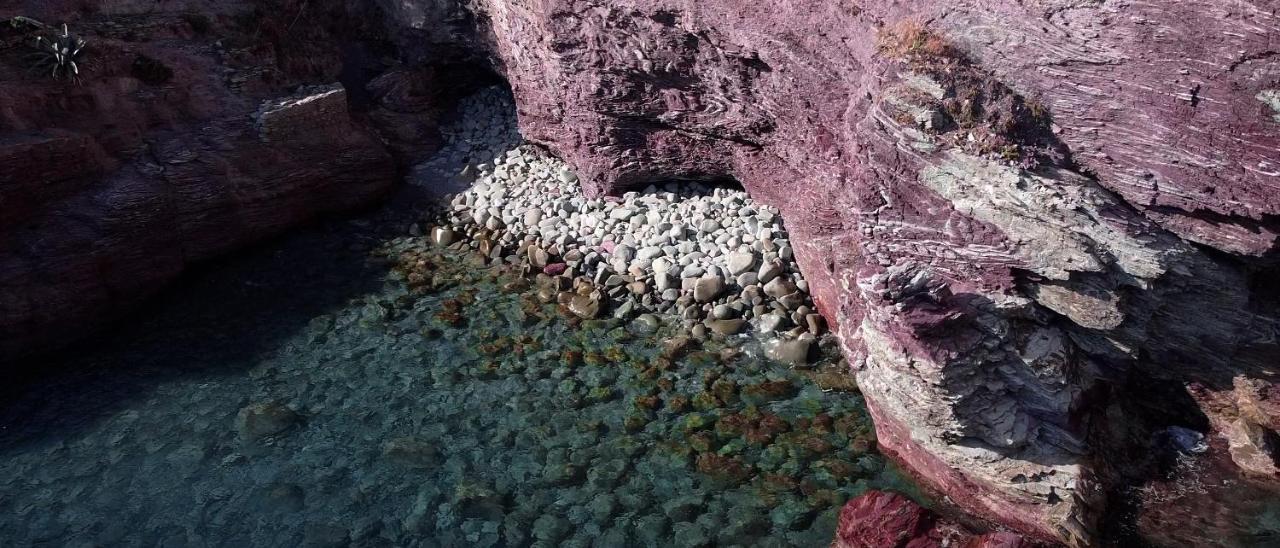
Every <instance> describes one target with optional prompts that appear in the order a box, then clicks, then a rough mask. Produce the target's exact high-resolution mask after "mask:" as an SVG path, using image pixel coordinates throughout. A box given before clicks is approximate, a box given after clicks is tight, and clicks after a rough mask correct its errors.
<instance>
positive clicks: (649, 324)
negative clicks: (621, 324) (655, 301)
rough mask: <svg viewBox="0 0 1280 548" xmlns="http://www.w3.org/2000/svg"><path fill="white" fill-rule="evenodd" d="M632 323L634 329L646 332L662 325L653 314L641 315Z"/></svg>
mask: <svg viewBox="0 0 1280 548" xmlns="http://www.w3.org/2000/svg"><path fill="white" fill-rule="evenodd" d="M634 323H635V325H636V327H639V328H641V329H644V330H646V331H653V330H655V329H657V328H658V327H659V326H661V325H662V322H660V321H659V320H658V317H657V316H654V315H653V314H641V315H640V316H638V317H637V318H636V320H635V322H634Z"/></svg>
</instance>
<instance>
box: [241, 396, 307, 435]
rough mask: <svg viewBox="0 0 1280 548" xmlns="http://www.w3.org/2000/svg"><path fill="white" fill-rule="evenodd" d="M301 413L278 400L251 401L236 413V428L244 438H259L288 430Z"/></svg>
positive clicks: (299, 418)
mask: <svg viewBox="0 0 1280 548" xmlns="http://www.w3.org/2000/svg"><path fill="white" fill-rule="evenodd" d="M301 421H302V415H299V414H298V413H297V412H296V411H294V410H293V409H291V408H289V407H288V406H286V405H285V404H284V403H281V402H278V401H270V402H263V403H252V404H249V405H247V406H245V407H243V408H241V409H240V412H239V413H236V428H237V429H238V430H239V431H240V437H241V438H242V439H245V440H259V439H262V438H266V437H269V436H274V435H277V434H280V433H282V432H284V431H285V430H288V429H289V428H291V427H293V426H294V425H296V424H298V423H299V422H301Z"/></svg>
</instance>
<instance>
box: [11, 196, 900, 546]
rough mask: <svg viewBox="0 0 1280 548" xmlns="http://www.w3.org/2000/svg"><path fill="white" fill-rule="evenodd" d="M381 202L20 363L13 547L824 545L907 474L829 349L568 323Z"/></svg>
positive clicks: (14, 387) (668, 328)
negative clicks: (435, 242)
mask: <svg viewBox="0 0 1280 548" xmlns="http://www.w3.org/2000/svg"><path fill="white" fill-rule="evenodd" d="M385 217H387V215H383V216H381V217H379V218H373V219H369V220H364V221H356V222H352V223H337V224H331V225H327V226H324V227H320V228H316V229H312V230H308V231H304V232H303V233H302V234H298V235H295V236H292V237H290V238H287V239H285V240H284V241H280V242H276V243H273V244H271V245H269V246H266V247H264V248H262V249H259V250H257V251H255V252H252V253H250V254H249V256H247V257H241V258H237V259H235V260H232V261H228V262H226V263H224V264H220V265H215V266H213V267H211V268H208V269H206V271H205V272H202V273H199V274H197V275H195V276H192V277H191V278H189V279H188V280H187V281H185V282H184V283H182V284H180V286H179V287H178V288H176V289H175V290H173V291H171V292H169V293H168V294H167V295H166V296H164V297H163V298H162V299H160V302H159V303H158V304H156V305H154V306H153V307H151V308H150V309H149V310H146V311H144V312H143V313H141V314H139V315H138V317H140V318H142V319H141V320H136V321H134V322H131V323H129V324H127V325H123V326H121V327H120V328H118V329H117V330H115V331H114V332H112V333H109V334H108V335H107V336H104V337H102V338H100V339H98V340H97V341H96V342H91V343H89V344H86V345H82V346H81V347H80V348H79V349H78V350H76V351H75V352H73V355H72V356H71V357H69V358H67V359H66V360H65V361H64V362H62V363H53V362H49V363H37V364H30V367H28V370H29V371H31V372H32V373H33V375H32V379H34V380H31V379H28V380H24V381H21V382H17V381H15V382H12V383H9V390H8V391H7V392H8V393H6V394H5V399H4V404H3V408H2V411H0V442H2V445H0V461H2V462H3V466H0V489H3V492H4V497H2V498H0V538H4V539H6V544H9V545H23V546H25V545H40V544H47V545H58V546H101V545H146V546H152V545H166V546H203V545H212V546H245V545H258V546H266V545H272V546H293V545H307V546H315V545H330V546H343V545H360V546H364V545H387V546H391V545H396V546H458V545H469V546H470V545H477V546H500V545H506V546H519V545H531V544H533V545H566V546H589V545H591V546H624V545H637V546H639V545H644V546H653V545H676V546H702V545H734V544H739V545H747V544H750V545H765V546H768V545H778V546H781V545H800V546H821V545H825V544H826V543H828V542H829V541H830V538H831V535H832V532H833V531H834V527H835V517H836V513H837V511H838V509H839V508H840V506H841V504H842V503H843V502H844V501H845V500H846V499H847V498H849V497H850V496H853V495H856V494H858V493H860V492H862V491H864V490H866V489H868V488H890V489H899V490H902V489H909V488H908V486H906V485H905V484H903V483H902V482H901V480H900V478H899V476H898V475H897V474H895V473H893V472H892V471H891V470H890V469H888V468H887V467H886V465H885V462H884V459H883V458H882V457H881V456H879V455H878V454H876V453H875V450H874V445H875V444H874V434H873V432H872V426H871V423H870V421H869V419H868V417H867V415H866V413H865V411H864V409H863V407H862V401H861V399H860V398H859V396H858V394H857V392H856V388H855V387H854V386H853V385H852V382H851V380H850V379H851V377H850V376H848V375H847V374H846V373H844V372H843V371H842V369H843V367H844V366H843V364H842V363H841V362H839V361H838V358H837V357H836V356H835V354H834V351H833V349H831V348H829V346H830V345H827V346H828V347H826V348H824V350H823V351H824V356H823V359H822V360H821V361H820V362H819V363H816V364H815V365H814V367H813V368H812V369H806V370H797V369H790V368H788V367H786V366H784V365H781V364H777V363H773V362H770V361H768V360H767V359H765V358H763V357H762V352H760V351H759V345H758V343H757V342H756V341H755V340H754V339H751V338H742V337H735V338H731V339H730V340H728V341H723V342H716V341H708V342H705V343H701V342H698V341H696V340H689V339H687V338H684V337H683V336H681V335H680V330H679V329H678V327H677V326H675V325H667V324H663V325H659V326H658V327H657V328H656V329H650V328H649V327H648V326H645V325H642V324H639V323H634V322H627V323H624V322H621V321H619V320H612V319H610V320H587V321H581V320H577V319H576V318H573V317H572V316H570V315H566V314H565V313H564V312H563V311H562V310H558V309H557V306H556V305H554V304H547V303H542V302H540V301H539V300H538V299H537V298H536V296H535V295H536V292H535V291H533V288H531V287H529V285H528V283H527V282H521V281H518V279H517V278H515V277H513V276H511V275H509V274H505V273H504V271H503V270H501V269H496V268H491V267H486V266H484V265H483V264H482V263H480V262H478V261H476V260H474V259H475V258H474V257H472V256H470V255H466V254H447V253H445V252H437V251H435V250H431V249H429V248H428V247H427V245H426V243H425V242H424V241H423V239H422V238H411V237H405V238H391V237H389V236H387V234H388V233H389V232H391V233H394V232H396V230H395V229H388V227H390V226H392V225H395V223H394V222H391V221H387V220H385ZM395 226H403V225H395ZM400 231H401V232H402V231H403V229H400ZM415 271H418V272H419V274H418V275H414V272H415ZM424 272H425V276H426V279H427V280H429V283H426V284H425V288H424V284H421V283H420V280H421V279H422V278H423V276H422V273H424ZM406 274H408V275H409V277H410V278H412V279H414V280H415V283H414V285H415V287H417V289H415V290H411V289H410V287H409V285H410V284H408V283H407V282H406Z"/></svg>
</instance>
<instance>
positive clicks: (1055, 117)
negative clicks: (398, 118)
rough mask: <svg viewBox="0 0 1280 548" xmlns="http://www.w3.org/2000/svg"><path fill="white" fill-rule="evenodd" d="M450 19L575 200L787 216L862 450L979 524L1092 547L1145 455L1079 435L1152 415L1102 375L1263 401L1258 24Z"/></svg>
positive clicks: (1021, 13) (685, 11)
mask: <svg viewBox="0 0 1280 548" xmlns="http://www.w3.org/2000/svg"><path fill="white" fill-rule="evenodd" d="M418 5H419V6H421V7H422V9H423V10H425V14H426V16H427V17H428V18H430V17H432V14H431V13H430V12H431V10H432V8H431V7H430V6H428V5H427V4H418ZM472 5H474V6H475V9H476V10H477V12H478V13H479V16H478V19H479V20H481V21H483V22H484V23H483V26H484V27H485V32H484V33H483V35H484V36H485V37H486V38H485V40H483V41H482V42H483V43H482V45H483V47H485V48H487V49H489V50H490V51H492V52H493V53H494V55H495V56H496V57H497V58H498V59H499V60H500V63H499V65H500V68H501V70H502V71H503V73H504V74H505V75H506V77H507V78H508V79H509V80H510V82H511V85H512V88H513V89H514V92H515V95H516V100H517V104H518V108H519V112H520V125H521V130H522V132H523V133H524V135H525V136H526V137H528V138H530V139H532V140H534V141H536V142H538V143H540V144H543V145H545V146H546V147H548V148H549V149H550V150H552V151H553V152H555V153H556V154H557V155H559V156H561V157H562V158H565V159H566V160H567V161H568V162H569V163H571V164H572V165H573V167H574V169H575V172H576V173H578V175H579V176H580V178H581V181H582V184H583V187H584V189H585V190H586V192H587V193H588V194H591V195H620V194H622V193H624V192H626V191H628V190H634V189H638V188H642V187H643V186H644V185H647V184H649V183H650V182H653V181H661V180H666V179H669V178H673V177H676V178H679V177H689V178H697V179H706V178H719V177H731V178H735V179H737V180H738V181H739V182H741V183H742V185H743V186H744V187H745V188H746V189H747V190H748V191H749V192H750V193H751V195H752V196H753V197H754V198H755V199H757V200H760V201H763V202H765V203H767V204H771V205H774V206H777V207H778V208H780V210H781V211H782V212H783V215H784V217H785V219H786V222H787V226H788V229H789V231H790V234H791V238H792V241H793V243H794V249H795V253H796V257H797V259H798V261H799V263H800V265H801V267H802V270H803V272H804V274H805V277H806V279H807V280H808V282H809V286H810V288H811V290H812V293H813V295H814V298H815V302H816V303H817V305H818V308H819V310H820V311H821V312H822V314H823V315H824V316H825V317H826V319H827V320H828V323H829V325H830V326H831V328H832V330H833V331H835V332H837V333H838V334H839V335H840V337H841V339H842V341H843V343H844V345H845V351H846V354H847V357H848V361H849V362H850V363H851V364H856V365H857V368H858V370H857V375H858V385H859V388H860V390H861V391H862V393H863V395H864V396H865V397H866V400H867V403H868V405H869V406H870V407H871V409H872V411H873V412H874V414H875V417H876V419H877V422H876V428H877V433H878V434H879V436H878V437H879V442H880V445H881V448H882V449H883V450H884V451H885V452H886V453H888V454H890V455H892V456H894V457H895V458H896V459H898V460H899V461H900V462H901V463H902V464H904V465H905V468H906V469H908V470H910V471H912V472H913V474H914V475H915V476H916V477H917V478H919V479H920V480H921V481H922V482H923V483H925V484H926V485H928V486H930V487H933V488H936V489H938V490H939V491H941V492H943V493H945V494H946V495H947V496H948V497H949V499H950V500H952V501H954V502H955V503H956V504H957V505H958V506H960V507H961V508H963V509H965V510H967V511H969V512H971V513H973V514H975V515H977V516H980V517H982V518H986V519H989V520H993V521H998V522H1001V523H1005V524H1007V525H1009V526H1011V527H1013V528H1016V529H1017V530H1019V531H1020V532H1022V533H1025V534H1026V535H1028V536H1031V537H1034V538H1037V539H1043V540H1045V541H1057V542H1064V543H1068V544H1075V545H1088V544H1093V543H1095V542H1096V541H1097V535H1098V526H1097V523H1098V520H1099V517H1100V516H1101V515H1102V514H1103V512H1104V510H1103V507H1104V505H1105V503H1106V493H1107V492H1108V491H1109V490H1110V489H1111V488H1112V486H1113V484H1112V483H1111V482H1112V481H1113V480H1114V479H1115V478H1114V476H1112V475H1110V474H1109V473H1108V472H1109V470H1112V469H1115V468H1116V467H1117V466H1116V465H1118V464H1120V463H1114V462H1106V461H1105V460H1104V459H1105V458H1108V457H1109V456H1110V455H1111V454H1112V453H1111V452H1107V453H1106V454H1105V455H1104V454H1103V453H1102V452H1101V451H1100V449H1099V447H1109V446H1111V445H1134V444H1139V445H1140V444H1141V443H1145V441H1144V440H1145V438H1144V437H1142V436H1138V437H1136V438H1132V437H1122V438H1119V439H1100V438H1097V437H1093V436H1091V432H1093V431H1095V430H1096V429H1097V428H1098V425H1099V424H1104V423H1106V422H1109V421H1116V420H1123V417H1112V416H1106V417H1104V416H1103V413H1104V410H1105V408H1106V405H1105V403H1104V402H1105V401H1107V400H1109V399H1121V400H1138V399H1142V398H1144V397H1151V396H1149V395H1147V394H1146V393H1145V392H1143V391H1142V390H1141V389H1137V390H1134V391H1132V392H1124V391H1122V389H1121V388H1120V387H1119V386H1117V385H1115V384H1113V383H1098V382H1095V381H1096V380H1097V379H1098V376H1097V375H1096V374H1095V372H1096V371H1098V370H1099V369H1100V368H1101V369H1105V370H1106V371H1108V374H1109V375H1111V374H1119V375H1122V376H1132V377H1134V378H1143V377H1144V376H1146V377H1157V376H1158V377H1161V378H1171V379H1179V380H1181V381H1184V382H1191V381H1202V382H1204V383H1206V384H1208V385H1212V386H1217V387H1226V386H1230V385H1231V381H1230V379H1232V378H1234V377H1237V376H1241V375H1243V376H1245V377H1247V378H1250V379H1259V380H1265V381H1266V382H1267V383H1269V382H1270V381H1269V380H1267V379H1271V378H1274V373H1275V369H1276V367H1277V363H1276V356H1280V347H1278V346H1277V342H1276V341H1277V337H1276V336H1275V328H1274V325H1276V321H1277V316H1278V314H1277V308H1278V306H1280V299H1277V298H1276V292H1275V290H1274V276H1275V275H1276V273H1277V272H1280V270H1277V266H1276V262H1275V257H1276V256H1277V253H1280V247H1278V246H1277V237H1276V235H1277V234H1278V233H1280V194H1278V193H1275V192H1273V191H1272V189H1273V188H1274V187H1276V186H1277V184H1278V183H1277V180H1278V178H1280V118H1277V107H1280V91H1274V90H1275V89H1280V88H1277V86H1276V85H1275V81H1274V80H1275V78H1274V74H1276V73H1278V72H1280V57H1277V56H1275V55H1272V54H1271V53H1270V50H1271V49H1273V48H1271V46H1270V44H1271V43H1272V42H1273V40H1274V36H1272V33H1270V32H1269V31H1267V30H1265V29H1269V28H1275V26H1276V25H1280V20H1277V16H1276V15H1275V14H1273V13H1271V11H1268V10H1265V9H1262V10H1238V9H1235V8H1233V7H1232V6H1231V5H1230V4H1221V5H1210V4H1203V3H1187V2H1176V1H1173V0H1167V1H1157V2H1147V3H1141V4H1124V5H1112V4H1107V3H1103V4H1098V3H1088V4H1087V5H1086V4H1080V3H1072V2H1065V1H1059V0H1045V1H1036V2H1025V1H1021V0H972V1H962V2H938V1H928V0H909V1H906V2H887V1H869V2H857V3H854V2H848V1H834V2H833V1H814V0H782V1H779V2H774V3H771V4H770V6H769V9H768V10H761V9H760V7H759V5H757V4H755V3H751V2H743V1H740V0H646V1H643V2H640V1H637V0H621V1H609V2H605V1H603V0H585V1H584V0H574V1H570V0H503V1H501V2H498V1H496V0H489V1H479V2H474V3H473V4H472ZM419 15H422V13H419ZM440 20H441V21H443V20H444V19H440ZM926 22H927V23H926ZM1156 29H1160V30H1159V31H1157V30H1156ZM1226 136H1230V137H1229V138H1228V137H1226ZM1102 364H1105V365H1102ZM1233 401H1234V400H1233ZM1151 403H1152V405H1156V406H1159V405H1167V403H1165V402H1163V401H1158V400H1153V401H1152V402H1151ZM1232 405H1233V406H1234V405H1239V404H1236V403H1233V404H1232ZM1250 424H1254V425H1258V426H1261V423H1260V422H1258V421H1256V420H1255V421H1254V422H1251V423H1250ZM1254 431H1255V432H1257V430H1254ZM1263 433H1264V434H1265V432H1263ZM1254 437H1257V436H1254ZM1246 449H1247V448H1246ZM1246 452H1247V453H1249V454H1247V455H1246V454H1245V453H1241V454H1242V458H1245V459H1247V460H1248V463H1252V464H1246V465H1247V466H1252V467H1255V468H1256V467H1257V466H1259V465H1258V463H1259V462H1261V459H1260V458H1259V457H1261V456H1265V455H1263V454H1260V453H1258V452H1256V451H1246ZM1224 504H1229V502H1225V501H1224Z"/></svg>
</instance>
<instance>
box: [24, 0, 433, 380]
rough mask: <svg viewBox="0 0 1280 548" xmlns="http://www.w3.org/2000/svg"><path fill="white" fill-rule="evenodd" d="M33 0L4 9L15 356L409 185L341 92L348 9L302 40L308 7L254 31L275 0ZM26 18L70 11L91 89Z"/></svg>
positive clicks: (325, 6)
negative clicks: (64, 67)
mask: <svg viewBox="0 0 1280 548" xmlns="http://www.w3.org/2000/svg"><path fill="white" fill-rule="evenodd" d="M18 4H20V5H14V3H12V2H10V3H8V4H6V5H5V6H4V7H0V21H3V25H0V46H2V47H0V364H3V363H5V362H7V361H8V360H9V359H10V358H12V357H14V356H17V355H22V354H26V353H29V352H31V351H35V350H41V349H45V348H56V347H59V346H64V345H65V344H67V343H68V342H70V341H72V340H74V339H75V338H77V337H79V336H82V335H83V334H85V333H87V332H91V331H92V328H94V327H97V326H101V325H104V324H105V323H107V322H109V321H110V320H111V319H112V318H115V317H117V316H118V315H119V314H121V313H122V312H124V311H126V310H129V309H130V308H132V307H133V306H135V305H136V304H138V303H139V302H141V301H142V300H143V299H144V298H145V297H147V296H149V295H152V294H154V293H155V292H156V291H158V290H159V289H160V288H161V287H163V286H164V284H165V283H166V282H168V281H169V280H171V279H173V278H174V277H175V276H177V275H178V274H179V273H180V272H181V271H183V270H184V269H185V268H186V267H187V266H188V265H190V264H192V263H194V262H197V261H200V260H202V259H206V258H209V257H213V256H216V255H219V254H221V253H225V252H226V251H228V250H232V249H236V248H238V247H240V246H243V245H244V244H246V243H248V242H252V241H256V240H259V239H262V238H264V237H266V236H270V235H273V234H278V233H280V232H282V231H283V230H285V229H287V228H290V227H293V226H296V225H297V224H299V223H300V222H303V221H306V220H308V219H312V218H314V217H316V216H317V215H319V214H321V213H325V212H336V211H341V210H347V209H350V208H353V207H359V206H361V205H364V204H369V203H371V202H373V201H374V200H375V199H377V198H378V197H380V196H382V195H383V194H384V193H385V192H386V190H387V189H388V188H389V187H390V186H391V184H392V183H394V182H395V180H396V164H395V162H394V161H393V154H392V153H391V151H389V150H388V146H387V145H386V144H385V143H384V140H383V139H382V138H380V136H379V135H378V133H377V132H375V130H374V127H373V126H371V125H370V124H368V123H366V121H365V120H364V118H363V117H362V116H361V115H359V114H358V113H354V112H352V111H351V110H350V109H349V107H348V104H349V100H350V99H351V98H350V97H349V96H348V94H347V93H346V91H345V90H344V89H343V88H342V86H339V85H336V82H337V80H338V78H339V77H340V74H339V70H340V69H341V68H342V66H343V59H342V57H341V55H340V52H339V49H340V47H341V46H342V44H341V43H340V37H339V36H338V35H337V34H327V33H329V32H331V31H332V29H333V28H335V27H334V26H333V25H330V23H329V19H327V18H329V17H330V16H332V15H333V14H334V13H336V11H335V10H339V8H337V7H335V6H334V5H333V4H334V2H329V1H325V2H311V8H312V9H315V10H316V11H314V12H308V13H312V14H313V16H312V17H319V18H321V19H323V20H324V21H325V23H324V26H323V30H317V26H316V25H315V20H314V19H312V17H303V18H300V19H299V20H297V21H296V26H294V27H293V28H292V31H291V33H290V39H289V40H278V39H277V38H279V35H277V34H276V32H278V31H281V30H283V29H284V26H283V25H289V24H291V23H294V21H293V16H292V15H290V16H289V17H288V18H287V19H281V17H283V15H278V16H277V15H271V16H268V17H265V18H263V19H262V20H255V22H254V25H256V27H254V28H249V29H245V28H242V26H243V21H245V19H244V18H243V17H240V18H237V15H238V14H243V13H244V12H247V11H249V10H252V9H253V8H254V7H255V5H259V4H262V2H251V1H243V2H211V1H197V0H192V1H187V2H166V3H164V6H157V5H156V3H155V2H149V1H148V2H143V1H137V2H131V1H112V2H70V1H61V0H55V1H40V2H18ZM16 15H24V16H31V17H35V18H38V19H43V20H45V21H46V22H48V23H50V24H56V23H61V22H64V21H65V22H67V23H68V24H69V26H70V28H71V30H72V32H73V33H76V34H80V35H82V36H83V37H84V38H85V39H86V40H87V41H88V46H87V49H86V50H85V53H84V54H83V57H84V59H83V74H82V75H81V78H80V81H79V82H78V83H73V82H71V81H69V80H66V79H62V80H56V79H53V78H51V77H49V76H48V75H46V74H43V73H42V74H32V73H30V72H29V71H28V70H27V68H26V67H25V66H24V64H25V63H24V59H25V56H27V55H29V54H30V49H29V44H31V43H34V41H35V35H36V34H38V33H40V31H39V30H38V29H35V28H33V27H31V26H28V25H25V24H19V25H17V26H14V25H11V24H10V23H9V18H10V17H12V16H16ZM45 32H46V33H47V32H51V31H45ZM215 42H217V44H216V45H215ZM311 63H315V65H312V64H311ZM388 77H389V78H393V77H394V75H390V76H388ZM302 84H320V86H319V87H308V88H305V89H304V90H302V91H300V92H295V91H294V88H295V87H297V86H299V85H302ZM394 89H395V86H393V85H390V84H386V85H384V86H382V88H380V90H382V91H383V92H384V95H385V94H390V92H391V91H394ZM390 99H392V101H390V103H396V104H399V105H400V106H404V105H403V103H404V102H405V101H403V100H400V101H396V100H395V99H397V97H390ZM388 104H389V103H388V102H385V101H384V102H379V103H378V106H380V107H385V106H388ZM411 110H413V114H414V115H415V116H416V119H417V120H418V121H419V124H418V125H420V126H421V125H430V124H432V121H433V120H434V118H433V113H432V112H423V111H422V109H420V108H419V109H411ZM374 114H375V115H377V116H378V117H379V118H380V119H388V118H394V117H395V116H393V115H388V114H387V113H386V109H385V108H382V109H379V110H375V111H374ZM392 114H394V113H392ZM381 125H382V126H384V127H385V126H386V125H387V124H381ZM409 133H411V132H409ZM398 135H399V136H403V135H406V132H400V134H398ZM392 137H396V136H392ZM407 137H408V138H413V137H420V136H418V135H411V134H410V135H407ZM403 140H404V139H401V140H400V141H403ZM400 141H397V140H396V139H395V138H389V139H387V142H390V143H392V145H393V146H394V145H395V144H396V143H398V142H400ZM418 144H419V145H421V144H422V143H421V142H418ZM419 148H420V149H421V148H422V147H421V146H419Z"/></svg>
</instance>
